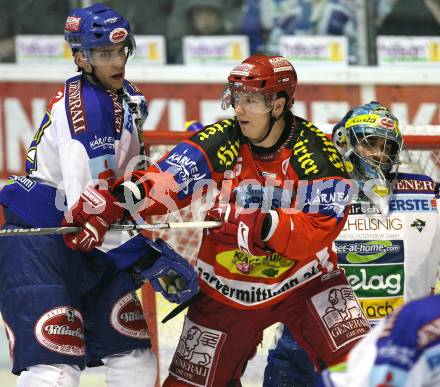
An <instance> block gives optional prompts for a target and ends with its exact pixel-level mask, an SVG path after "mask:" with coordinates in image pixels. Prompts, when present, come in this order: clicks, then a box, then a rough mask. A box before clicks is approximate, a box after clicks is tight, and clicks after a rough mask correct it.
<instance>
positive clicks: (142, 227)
mask: <svg viewBox="0 0 440 387" xmlns="http://www.w3.org/2000/svg"><path fill="white" fill-rule="evenodd" d="M221 224H222V223H221V222H217V221H203V222H202V221H200V222H169V223H153V224H112V225H111V226H110V228H109V231H156V230H165V229H181V228H214V227H219V226H221ZM80 229H81V228H80V227H46V228H10V229H4V230H0V237H3V236H14V235H53V234H70V233H77V232H79V231H80Z"/></svg>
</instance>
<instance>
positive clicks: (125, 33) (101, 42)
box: [64, 3, 136, 56]
mask: <svg viewBox="0 0 440 387" xmlns="http://www.w3.org/2000/svg"><path fill="white" fill-rule="evenodd" d="M64 39H65V40H66V42H67V43H68V44H69V46H70V47H71V48H72V50H73V51H75V50H82V51H85V52H86V53H87V52H90V50H91V49H92V48H95V47H101V46H107V45H111V44H117V43H121V42H124V43H125V45H126V47H127V48H128V52H127V55H128V56H130V55H133V54H134V51H135V48H136V43H135V40H134V37H133V33H132V31H131V28H130V24H129V23H128V21H127V20H125V19H124V18H123V17H122V16H121V15H120V14H119V13H117V12H116V11H114V10H113V9H111V8H110V7H108V6H106V5H104V4H101V3H96V4H93V5H91V6H90V7H86V8H75V9H73V10H72V11H70V13H69V15H68V16H67V19H66V24H65V27H64Z"/></svg>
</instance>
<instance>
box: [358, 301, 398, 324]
mask: <svg viewBox="0 0 440 387" xmlns="http://www.w3.org/2000/svg"><path fill="white" fill-rule="evenodd" d="M359 302H360V304H361V308H362V310H363V312H364V314H365V316H366V317H367V318H368V319H369V320H379V319H382V318H384V317H387V316H388V315H389V314H391V313H393V312H394V311H395V310H396V309H397V308H399V307H400V306H402V305H403V297H395V298H363V299H359Z"/></svg>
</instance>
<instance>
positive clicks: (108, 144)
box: [89, 135, 115, 150]
mask: <svg viewBox="0 0 440 387" xmlns="http://www.w3.org/2000/svg"><path fill="white" fill-rule="evenodd" d="M89 145H90V149H92V150H96V149H115V139H114V138H113V137H112V136H107V137H97V136H96V135H95V138H94V140H92V141H90V142H89Z"/></svg>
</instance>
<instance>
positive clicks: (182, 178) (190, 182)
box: [159, 144, 210, 199]
mask: <svg viewBox="0 0 440 387" xmlns="http://www.w3.org/2000/svg"><path fill="white" fill-rule="evenodd" d="M199 160H202V162H199ZM203 161H204V158H203V156H202V155H201V154H200V151H199V150H198V149H196V148H193V147H188V145H187V144H183V145H182V146H180V147H177V148H175V149H174V150H173V151H171V153H170V154H169V155H168V156H167V157H166V158H165V159H164V160H162V161H160V162H159V167H160V168H161V170H162V171H168V172H170V173H171V174H173V175H174V180H175V181H176V182H177V183H178V184H179V188H180V189H179V193H178V197H179V199H183V198H184V197H186V196H187V195H191V194H192V193H193V189H194V185H195V184H196V183H197V182H198V181H199V180H202V179H205V178H209V177H210V174H209V171H208V167H207V165H206V163H204V162H203Z"/></svg>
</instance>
